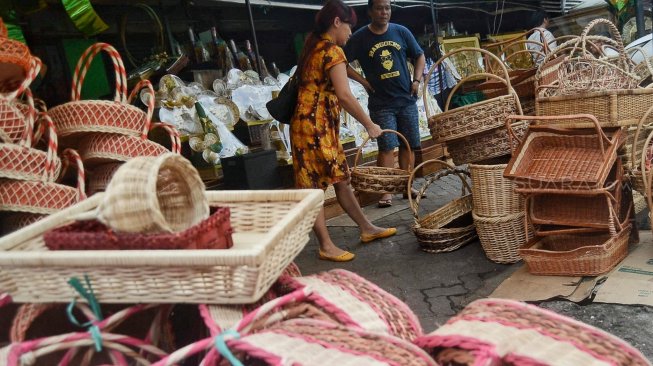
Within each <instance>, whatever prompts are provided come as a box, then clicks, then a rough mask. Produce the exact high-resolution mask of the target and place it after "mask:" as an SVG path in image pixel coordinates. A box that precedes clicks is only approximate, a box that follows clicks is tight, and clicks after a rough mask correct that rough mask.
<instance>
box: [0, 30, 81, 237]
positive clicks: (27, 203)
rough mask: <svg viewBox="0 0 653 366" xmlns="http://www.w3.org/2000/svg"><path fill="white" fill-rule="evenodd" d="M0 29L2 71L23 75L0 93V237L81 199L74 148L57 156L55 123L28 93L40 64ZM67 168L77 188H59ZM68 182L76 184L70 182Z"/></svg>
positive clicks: (78, 166)
mask: <svg viewBox="0 0 653 366" xmlns="http://www.w3.org/2000/svg"><path fill="white" fill-rule="evenodd" d="M0 30H2V32H0V62H3V66H2V67H9V68H10V67H11V66H5V65H14V66H16V67H17V69H19V70H24V71H25V72H24V74H21V75H22V76H21V78H20V79H19V80H20V83H19V85H16V86H15V88H14V89H13V90H5V92H6V93H5V94H2V95H0V156H1V157H2V159H0V212H1V214H2V218H1V219H0V221H1V222H2V227H0V233H4V234H6V233H8V232H12V231H15V230H17V229H19V228H21V227H23V226H26V225H29V224H31V223H33V222H36V221H38V220H39V219H41V218H42V217H43V216H46V215H49V214H51V213H54V212H56V211H59V210H61V209H62V208H65V207H68V206H70V205H72V204H74V203H77V202H79V201H80V200H82V199H84V198H86V196H85V193H84V166H83V165H82V163H81V160H79V155H78V154H77V152H76V151H74V150H64V151H63V157H64V159H63V162H62V159H60V158H59V156H58V155H57V147H58V146H57V131H56V129H55V127H54V124H53V123H52V120H51V119H50V118H49V116H48V115H47V114H46V113H45V106H44V105H43V103H41V102H38V103H35V102H34V99H33V97H32V93H31V91H30V89H29V85H30V84H31V83H32V81H33V80H34V79H35V78H36V77H37V75H38V74H39V71H40V69H41V60H39V59H38V58H36V57H32V56H31V55H30V53H29V49H27V47H26V46H25V45H24V44H22V43H20V42H17V41H13V40H9V39H8V38H6V37H7V36H6V29H4V25H3V24H2V23H1V22H0ZM25 68H26V69H25ZM6 87H8V86H7V85H5V84H3V88H6ZM37 106H38V110H37ZM71 166H72V167H76V170H77V176H76V180H77V182H76V184H77V188H73V187H70V186H67V185H64V184H61V183H62V182H63V181H68V179H67V178H68V177H67V174H66V173H67V170H68V169H67V168H68V167H71ZM71 170H73V171H74V170H75V169H71ZM73 177H74V176H73ZM72 181H73V183H75V182H74V178H73V180H72Z"/></svg>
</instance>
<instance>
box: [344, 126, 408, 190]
mask: <svg viewBox="0 0 653 366" xmlns="http://www.w3.org/2000/svg"><path fill="white" fill-rule="evenodd" d="M382 132H383V133H394V134H396V135H397V136H399V138H401V140H402V141H403V142H404V146H406V148H407V149H408V152H409V153H410V152H411V150H410V144H409V143H408V140H406V138H405V137H404V136H403V135H402V134H400V133H399V132H397V131H393V130H383V131H382ZM369 140H370V138H369V137H368V138H366V139H365V141H363V143H362V144H361V145H360V146H359V147H358V150H357V151H356V157H355V158H354V166H353V167H352V168H351V186H352V187H354V189H355V190H357V191H358V192H368V193H391V194H396V193H404V192H406V190H407V187H408V178H409V177H410V174H411V172H412V170H413V160H412V159H411V160H410V162H409V165H408V170H403V169H396V168H388V167H378V166H358V165H357V164H358V159H359V158H360V155H361V151H362V150H363V146H365V144H366V143H367V142H368V141H369ZM411 156H412V154H411Z"/></svg>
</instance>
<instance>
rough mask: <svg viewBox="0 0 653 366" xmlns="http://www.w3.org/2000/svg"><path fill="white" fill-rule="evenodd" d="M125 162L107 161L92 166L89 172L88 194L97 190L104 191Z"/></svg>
mask: <svg viewBox="0 0 653 366" xmlns="http://www.w3.org/2000/svg"><path fill="white" fill-rule="evenodd" d="M122 164H123V163H106V164H100V165H97V166H95V167H93V168H92V170H90V171H89V172H88V174H87V179H88V182H87V183H86V194H87V195H89V196H92V195H94V194H95V193H97V192H104V191H105V190H106V189H107V186H108V185H109V182H110V181H111V178H112V177H113V174H115V172H116V170H118V168H120V166H121V165H122Z"/></svg>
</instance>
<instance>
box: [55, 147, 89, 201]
mask: <svg viewBox="0 0 653 366" xmlns="http://www.w3.org/2000/svg"><path fill="white" fill-rule="evenodd" d="M62 155H63V156H64V158H65V159H64V166H63V169H62V170H61V176H62V177H63V176H64V175H65V174H66V171H67V170H68V168H69V167H70V165H72V164H73V163H74V164H75V167H76V168H77V202H80V201H82V200H85V199H86V183H85V182H86V173H85V170H84V163H83V162H82V158H81V157H80V156H79V154H78V153H77V151H75V150H74V149H70V148H69V149H65V150H64V151H63V153H62Z"/></svg>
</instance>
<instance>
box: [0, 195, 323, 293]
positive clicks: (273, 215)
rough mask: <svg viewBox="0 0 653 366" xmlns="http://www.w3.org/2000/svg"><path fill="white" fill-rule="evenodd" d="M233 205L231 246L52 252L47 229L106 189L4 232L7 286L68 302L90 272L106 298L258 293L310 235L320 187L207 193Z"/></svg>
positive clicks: (0, 244) (1, 257)
mask: <svg viewBox="0 0 653 366" xmlns="http://www.w3.org/2000/svg"><path fill="white" fill-rule="evenodd" d="M206 196H207V199H208V201H209V203H210V204H211V205H212V206H223V207H229V208H230V209H231V224H232V226H233V228H234V234H233V242H234V246H233V248H231V249H228V250H161V251H157V250H149V251H147V250H144V251H141V250H135V251H134V250H132V251H120V250H114V251H112V250H105V251H48V250H47V249H46V247H45V245H44V243H43V239H42V237H43V233H44V232H46V231H48V230H50V229H52V228H55V227H59V226H62V225H65V224H68V223H70V222H71V221H72V220H73V218H74V217H76V216H77V215H79V214H82V213H86V212H88V211H90V210H93V209H95V208H96V207H97V206H98V204H99V203H100V202H101V201H102V198H103V193H98V194H95V195H94V196H93V197H91V198H89V199H87V200H85V201H83V202H81V203H79V204H77V205H75V206H73V207H70V208H68V209H65V210H63V211H61V212H58V213H56V214H53V215H51V216H49V217H47V218H45V219H43V220H41V221H39V222H38V223H36V224H34V225H31V226H29V227H26V228H24V229H22V230H19V231H17V232H15V233H12V234H10V235H7V236H5V237H3V238H2V239H0V253H1V254H0V288H2V289H3V290H4V291H6V292H8V293H9V294H10V295H11V296H12V298H13V299H14V301H16V302H38V303H41V302H68V301H70V299H72V298H73V297H74V296H75V293H74V290H73V289H72V288H71V287H70V286H68V285H67V282H66V281H68V279H69V278H71V277H73V276H76V277H79V278H82V277H83V276H84V275H88V276H89V277H90V280H91V283H92V285H93V289H94V291H95V294H96V296H97V298H98V301H100V302H105V303H148V302H149V303H177V302H183V303H225V304H226V303H231V304H234V303H235V304H243V303H251V302H255V301H256V300H258V299H259V298H260V297H261V296H262V295H263V294H264V293H265V291H267V289H268V288H269V287H270V286H271V285H272V283H273V282H274V281H275V280H276V279H277V277H278V276H279V274H280V273H281V272H282V271H283V269H284V268H285V267H286V266H288V264H289V263H290V262H292V260H293V259H294V258H295V256H296V255H297V254H298V253H299V252H300V251H301V250H302V248H303V247H304V245H305V244H306V243H307V242H308V232H309V231H310V230H311V228H312V227H313V223H314V221H315V218H316V216H317V213H318V212H319V210H320V208H321V207H322V204H323V201H324V200H323V197H324V193H323V192H322V191H321V190H288V191H285V190H277V191H228V192H206Z"/></svg>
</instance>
